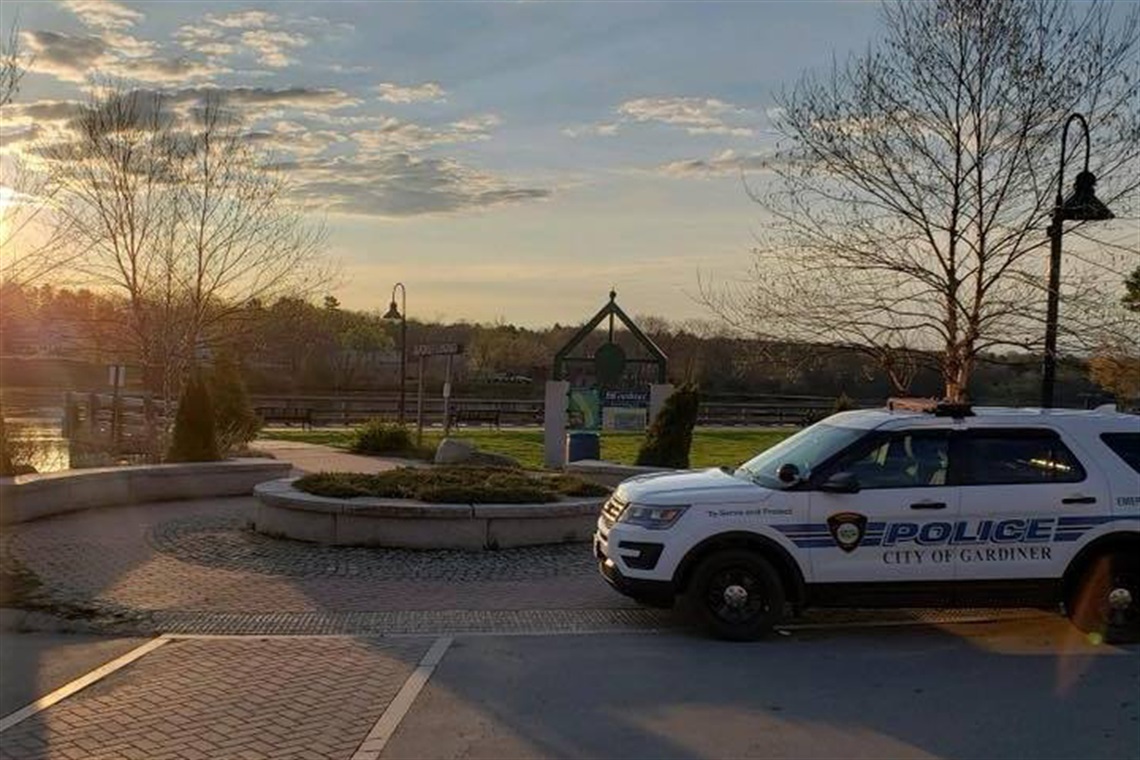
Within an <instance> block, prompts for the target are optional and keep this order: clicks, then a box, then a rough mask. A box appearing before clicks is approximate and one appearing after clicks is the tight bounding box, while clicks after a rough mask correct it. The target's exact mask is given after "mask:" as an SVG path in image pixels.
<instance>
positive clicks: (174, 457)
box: [166, 371, 222, 462]
mask: <svg viewBox="0 0 1140 760" xmlns="http://www.w3.org/2000/svg"><path fill="white" fill-rule="evenodd" d="M221 458H222V457H221V454H220V453H219V452H218V435H217V432H216V430H215V428H214V407H213V404H212V403H211V402H210V391H209V389H208V388H207V387H206V381H205V379H203V377H202V375H201V373H200V372H197V371H195V372H193V373H192V374H191V375H190V381H189V382H188V383H186V387H185V388H184V389H183V391H182V398H180V399H179V400H178V412H177V414H176V415H175V417H174V438H173V440H172V441H171V444H170V451H168V452H167V454H166V459H167V461H169V462H214V461H217V460H219V459H221Z"/></svg>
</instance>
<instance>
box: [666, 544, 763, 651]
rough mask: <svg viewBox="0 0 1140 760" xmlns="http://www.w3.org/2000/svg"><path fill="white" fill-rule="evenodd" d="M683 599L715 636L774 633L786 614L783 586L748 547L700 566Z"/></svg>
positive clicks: (734, 638) (747, 637)
mask: <svg viewBox="0 0 1140 760" xmlns="http://www.w3.org/2000/svg"><path fill="white" fill-rule="evenodd" d="M742 591H743V594H744V595H743V597H741V592H742ZM730 597H731V599H730ZM683 601H684V606H685V608H686V611H687V612H688V613H689V614H690V615H691V616H693V617H694V618H695V619H696V621H697V622H698V623H700V625H701V626H702V627H703V628H704V629H705V630H707V631H708V632H709V633H711V634H712V635H713V636H716V637H717V638H721V639H728V640H730V641H755V640H756V639H759V638H762V637H764V636H766V635H768V634H769V633H771V631H772V627H773V626H774V625H775V624H776V623H777V622H779V620H780V618H781V617H782V616H783V613H784V601H785V591H784V584H783V583H782V582H781V581H780V575H779V573H777V572H776V569H775V568H774V567H772V564H771V563H770V562H768V560H766V559H764V558H763V557H762V556H760V555H759V554H756V553H755V552H750V551H747V550H744V549H724V550H722V551H718V552H716V553H715V554H712V555H710V556H708V557H706V558H705V559H703V560H701V563H700V564H699V565H697V567H696V570H695V571H694V572H693V576H692V579H691V580H690V582H689V584H688V587H687V589H686V591H685V595H684V597H683Z"/></svg>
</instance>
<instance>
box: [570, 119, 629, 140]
mask: <svg viewBox="0 0 1140 760" xmlns="http://www.w3.org/2000/svg"><path fill="white" fill-rule="evenodd" d="M620 126H621V125H620V124H619V123H618V122H612V123H610V124H604V123H603V124H583V125H581V126H577V127H566V128H565V129H563V130H562V134H564V135H566V136H567V137H587V136H591V135H595V136H598V137H613V136H614V135H616V134H617V133H618V128H619V127H620Z"/></svg>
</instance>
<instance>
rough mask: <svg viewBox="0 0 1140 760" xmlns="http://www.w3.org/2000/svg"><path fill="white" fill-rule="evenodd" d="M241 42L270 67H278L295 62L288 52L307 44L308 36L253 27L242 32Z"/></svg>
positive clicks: (262, 62)
mask: <svg viewBox="0 0 1140 760" xmlns="http://www.w3.org/2000/svg"><path fill="white" fill-rule="evenodd" d="M241 41H242V44H243V45H245V46H246V47H247V48H250V49H251V50H253V51H254V52H255V53H257V60H258V61H259V62H260V63H261V64H263V65H265V66H269V67H271V68H275V69H280V68H284V67H286V66H288V65H289V64H291V63H294V62H295V59H293V58H290V57H289V53H290V52H291V51H292V50H294V49H296V48H302V47H305V46H306V45H308V44H309V38H308V37H305V36H303V35H300V34H293V33H292V32H284V31H280V30H277V31H271V30H268V29H253V30H249V31H245V32H242V34H241Z"/></svg>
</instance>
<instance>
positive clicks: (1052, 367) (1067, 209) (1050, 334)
mask: <svg viewBox="0 0 1140 760" xmlns="http://www.w3.org/2000/svg"><path fill="white" fill-rule="evenodd" d="M1074 121H1079V122H1080V123H1081V127H1082V129H1083V130H1084V133H1085V168H1084V171H1082V172H1081V173H1080V174H1078V175H1077V178H1076V180H1074V182H1073V194H1072V195H1070V196H1069V197H1068V199H1067V200H1066V199H1065V198H1063V196H1062V195H1061V193H1062V190H1063V188H1064V186H1065V144H1066V142H1067V141H1068V138H1069V125H1070V124H1072V123H1073V122H1074ZM1090 149H1091V141H1090V139H1089V124H1088V122H1087V121H1085V117H1084V116H1082V115H1081V114H1079V113H1074V114H1072V115H1071V116H1069V118H1068V119H1067V120H1066V121H1065V127H1064V129H1062V130H1061V167H1060V169H1059V170H1058V172H1057V200H1056V202H1055V203H1054V204H1053V223H1052V224H1050V225H1049V230H1048V234H1049V293H1048V296H1049V301H1048V305H1047V306H1046V313H1045V362H1044V364H1043V365H1042V368H1041V408H1042V409H1051V408H1052V407H1053V386H1054V384H1055V380H1056V376H1057V310H1058V301H1059V298H1060V291H1061V235H1062V234H1063V232H1064V229H1063V228H1064V224H1063V223H1064V222H1065V220H1072V221H1089V222H1091V221H1101V220H1105V219H1112V218H1113V214H1112V212H1111V211H1109V210H1108V206H1105V205H1104V204H1103V203H1101V201H1100V199H1098V198H1097V197H1096V193H1095V192H1093V188H1095V187H1096V177H1095V176H1093V173H1092V172H1090V171H1089V151H1090Z"/></svg>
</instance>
